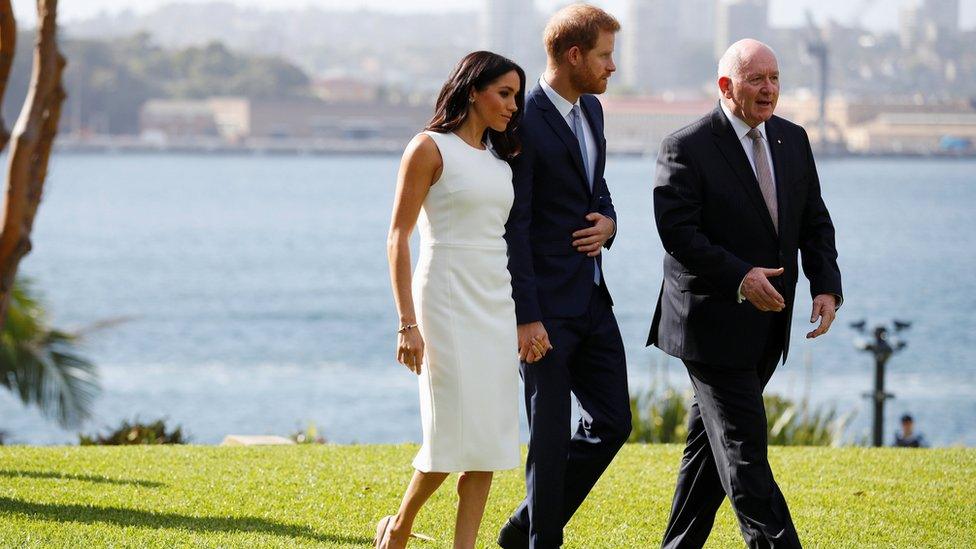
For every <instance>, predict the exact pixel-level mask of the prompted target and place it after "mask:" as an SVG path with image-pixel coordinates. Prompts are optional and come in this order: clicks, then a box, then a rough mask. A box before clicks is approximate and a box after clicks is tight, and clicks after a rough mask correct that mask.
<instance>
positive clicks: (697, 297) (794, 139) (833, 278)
mask: <svg viewBox="0 0 976 549" xmlns="http://www.w3.org/2000/svg"><path fill="white" fill-rule="evenodd" d="M766 134H767V139H768V141H769V144H770V150H771V152H772V157H773V168H774V171H775V177H776V195H777V202H778V204H777V206H778V209H779V234H778V235H777V233H776V230H775V229H774V228H773V221H772V218H771V217H770V215H769V211H768V209H767V208H766V204H765V202H764V201H763V198H762V193H761V191H760V190H759V184H758V182H757V181H756V177H755V174H754V173H753V171H752V167H751V166H750V164H749V160H748V158H747V157H746V154H745V151H743V149H742V145H741V144H740V143H739V140H738V139H737V138H736V135H735V131H734V130H733V128H732V125H731V123H730V122H729V120H728V118H726V117H725V113H724V112H723V111H722V109H721V107H719V108H716V109H715V110H714V111H713V112H712V113H711V114H709V115H707V116H705V117H703V118H701V119H700V120H698V121H697V122H695V123H693V124H691V125H690V126H688V127H686V128H683V129H681V130H679V131H677V132H675V133H673V134H671V135H670V136H668V137H667V138H666V139H665V140H664V142H663V143H661V152H660V154H659V155H658V160H657V178H656V182H655V185H654V217H655V220H656V221H657V228H658V232H659V233H660V235H661V241H662V243H663V244H664V250H665V252H666V255H665V256H664V283H663V284H662V286H661V293H660V296H659V297H658V302H657V309H656V311H655V312H654V321H653V323H652V325H651V331H650V335H649V337H648V341H647V344H648V345H652V344H653V345H657V346H658V347H659V348H661V350H663V351H664V352H666V353H668V354H670V355H672V356H676V357H678V358H681V359H684V360H693V361H697V362H704V363H707V364H715V365H727V364H732V365H743V366H746V365H753V364H756V363H757V362H758V360H759V358H760V356H761V354H762V352H763V349H764V345H765V344H766V338H767V335H768V334H769V333H770V331H769V330H770V328H771V326H772V322H773V318H774V314H780V315H785V317H786V318H785V324H786V330H785V335H784V336H783V337H784V340H783V353H784V357H783V358H784V360H785V358H786V354H787V351H788V350H789V339H790V328H789V326H790V320H789V319H790V318H791V315H792V311H793V301H794V297H795V294H796V282H797V278H798V268H797V255H798V252H801V253H802V260H803V272H804V274H805V275H806V277H807V278H808V279H809V280H810V293H811V295H814V296H816V295H818V294H824V293H829V294H836V295H837V296H842V295H843V294H842V293H841V280H840V270H839V268H838V267H837V250H836V247H835V245H834V226H833V223H832V222H831V220H830V215H829V214H828V212H827V207H826V206H825V205H824V202H823V199H822V198H821V196H820V180H819V178H818V177H817V168H816V166H815V165H814V160H813V153H812V151H811V150H810V140H809V139H808V138H807V134H806V132H805V131H804V130H803V128H801V127H800V126H797V125H796V124H793V123H791V122H788V121H786V120H784V119H782V118H779V117H777V116H773V117H772V118H771V119H770V120H768V121H767V122H766ZM752 267H768V268H777V267H783V268H784V269H785V273H784V274H783V275H781V276H780V277H778V278H772V279H770V280H771V282H772V283H773V285H774V286H775V287H776V288H777V290H779V292H780V293H781V294H782V295H783V298H784V300H785V301H786V310H785V312H783V313H764V312H761V311H759V310H758V309H756V308H755V307H754V306H753V305H752V304H750V303H749V302H746V301H744V302H742V303H738V302H737V295H738V289H739V284H740V283H741V282H742V279H743V277H744V276H745V275H746V273H747V272H748V271H749V270H750V269H751V268H752Z"/></svg>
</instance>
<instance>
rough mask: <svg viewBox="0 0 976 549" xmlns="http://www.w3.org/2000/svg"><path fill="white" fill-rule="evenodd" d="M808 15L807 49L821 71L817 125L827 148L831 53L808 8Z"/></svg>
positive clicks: (820, 136) (825, 148) (820, 137)
mask: <svg viewBox="0 0 976 549" xmlns="http://www.w3.org/2000/svg"><path fill="white" fill-rule="evenodd" d="M806 16H807V40H806V50H807V54H809V55H810V57H812V58H813V59H814V61H815V62H816V63H817V69H818V71H819V75H818V76H819V81H818V84H819V86H817V88H818V89H817V99H818V100H819V105H818V106H819V112H818V113H817V114H818V119H817V127H818V129H819V132H818V133H819V142H820V150H821V151H826V150H827V89H828V88H827V80H828V76H829V74H830V73H829V72H828V71H829V69H830V66H829V54H830V50H829V48H828V47H827V41H826V40H825V39H824V35H823V31H822V30H821V29H820V27H818V26H817V24H816V23H815V22H814V20H813V14H812V13H810V10H809V9H808V10H807V12H806Z"/></svg>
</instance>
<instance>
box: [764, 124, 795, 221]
mask: <svg viewBox="0 0 976 549" xmlns="http://www.w3.org/2000/svg"><path fill="white" fill-rule="evenodd" d="M781 130H782V128H781V127H780V124H779V119H777V118H776V117H775V116H774V117H772V118H770V119H769V120H767V121H766V139H767V140H769V150H770V152H771V153H772V155H773V169H774V170H775V171H776V174H775V179H776V209H777V211H778V215H779V232H780V234H782V233H783V226H784V224H785V223H789V222H791V221H792V220H791V219H789V216H788V215H786V213H787V212H789V211H790V208H789V201H790V199H791V198H792V197H791V193H790V190H791V181H792V178H791V177H790V170H789V163H788V162H786V154H787V151H788V150H789V149H787V148H786V147H787V146H788V144H787V143H785V141H786V140H785V139H784V138H783V132H782V131H781Z"/></svg>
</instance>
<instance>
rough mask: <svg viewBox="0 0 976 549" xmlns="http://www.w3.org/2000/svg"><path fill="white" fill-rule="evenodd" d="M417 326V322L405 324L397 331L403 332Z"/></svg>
mask: <svg viewBox="0 0 976 549" xmlns="http://www.w3.org/2000/svg"><path fill="white" fill-rule="evenodd" d="M416 327H417V325H416V324H404V325H402V326H400V329H399V330H397V333H398V334H402V333H405V332H406V331H407V330H409V329H411V328H416Z"/></svg>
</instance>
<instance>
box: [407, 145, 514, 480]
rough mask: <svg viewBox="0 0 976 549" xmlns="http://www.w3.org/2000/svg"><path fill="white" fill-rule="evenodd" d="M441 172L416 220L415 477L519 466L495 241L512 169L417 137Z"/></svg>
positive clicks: (507, 315)
mask: <svg viewBox="0 0 976 549" xmlns="http://www.w3.org/2000/svg"><path fill="white" fill-rule="evenodd" d="M424 133H425V134H426V135H428V136H429V137H430V138H431V139H433V140H434V143H436V144H437V148H438V149H439V150H440V154H441V159H442V160H443V168H442V172H441V176H440V179H439V180H438V181H437V182H436V183H435V184H434V185H433V186H432V187H431V188H430V190H429V191H428V194H427V198H426V199H425V200H424V203H423V206H422V208H421V212H420V217H419V219H418V221H417V223H418V228H419V232H420V255H419V258H418V262H417V267H416V270H415V272H414V277H413V299H414V303H415V304H416V308H417V324H418V325H419V328H420V333H421V334H422V335H423V337H424V343H425V351H426V356H425V359H424V365H423V367H422V368H421V374H420V376H419V379H420V416H421V421H422V422H423V433H424V439H423V446H422V447H421V448H420V452H419V453H418V454H417V457H416V458H414V461H413V466H414V468H416V469H417V470H419V471H422V472H432V471H436V472H459V471H497V470H503V469H512V468H514V467H518V465H519V462H520V459H521V456H520V454H519V414H518V398H519V390H518V381H519V361H518V349H517V347H518V335H517V331H516V321H515V302H514V301H513V300H512V285H511V280H512V279H511V275H510V274H509V272H508V258H507V253H506V246H505V240H504V234H505V222H506V221H507V220H508V214H509V211H510V210H511V207H512V201H513V199H514V192H513V189H512V170H511V168H510V167H509V165H508V164H507V163H506V162H504V161H503V160H501V159H499V158H497V157H496V156H495V155H494V154H493V153H492V152H491V151H490V150H479V149H476V148H474V147H472V146H470V145H468V144H467V143H465V142H464V141H463V140H462V139H461V138H460V137H458V136H457V135H455V134H453V133H437V132H431V131H427V132H424Z"/></svg>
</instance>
